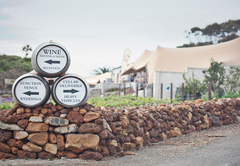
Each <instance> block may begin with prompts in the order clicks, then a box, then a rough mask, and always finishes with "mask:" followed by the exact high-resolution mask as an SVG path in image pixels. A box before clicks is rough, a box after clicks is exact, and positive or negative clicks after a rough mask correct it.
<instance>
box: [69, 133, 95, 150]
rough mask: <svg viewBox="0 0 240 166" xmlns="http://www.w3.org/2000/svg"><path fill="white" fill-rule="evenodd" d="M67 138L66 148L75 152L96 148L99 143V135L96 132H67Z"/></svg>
mask: <svg viewBox="0 0 240 166" xmlns="http://www.w3.org/2000/svg"><path fill="white" fill-rule="evenodd" d="M65 138H66V144H65V149H67V150H70V151H72V152H75V153H81V152H83V151H84V150H86V149H92V150H95V149H96V148H97V146H98V144H99V137H98V135H95V134H67V135H65Z"/></svg>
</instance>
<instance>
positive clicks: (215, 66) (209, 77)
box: [202, 59, 226, 94]
mask: <svg viewBox="0 0 240 166" xmlns="http://www.w3.org/2000/svg"><path fill="white" fill-rule="evenodd" d="M210 62H211V63H210V67H209V68H208V69H207V70H203V71H202V72H203V75H204V82H205V83H208V82H210V83H211V86H212V87H211V88H212V90H213V94H215V92H216V90H217V89H219V88H220V86H221V85H223V83H224V79H225V73H226V70H225V69H224V67H223V66H222V64H221V63H218V62H217V61H215V60H214V59H211V61H210Z"/></svg>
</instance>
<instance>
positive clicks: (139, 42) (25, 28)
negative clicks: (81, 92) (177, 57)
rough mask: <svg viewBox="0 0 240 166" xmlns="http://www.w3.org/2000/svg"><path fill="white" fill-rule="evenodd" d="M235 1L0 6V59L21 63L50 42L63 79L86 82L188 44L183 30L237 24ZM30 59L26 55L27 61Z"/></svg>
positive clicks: (38, 0) (69, 0)
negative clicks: (97, 72) (59, 54)
mask: <svg viewBox="0 0 240 166" xmlns="http://www.w3.org/2000/svg"><path fill="white" fill-rule="evenodd" d="M239 7H240V1H239V0H228V1H227V0H200V1H199V0H198V1H194V0H181V1H180V0H168V1H166V0H165V1H163V0H153V1H151V0H144V1H142V0H121V1H119V0H118V1H116V0H0V54H3V53H4V54H7V55H18V56H22V57H24V55H25V54H24V52H22V47H23V46H24V45H26V44H30V46H31V47H32V48H33V50H34V49H35V48H36V47H37V46H38V45H40V44H41V43H44V42H48V41H50V40H53V42H57V43H60V44H62V45H63V46H65V47H66V48H67V50H68V52H69V53H70V56H71V60H72V61H71V65H70V68H69V70H68V71H67V72H68V73H75V74H78V75H80V76H82V77H86V76H90V75H91V71H93V70H94V69H97V68H98V67H102V66H106V67H113V68H114V67H119V66H120V65H121V61H122V55H123V52H124V50H125V49H127V48H129V49H130V50H131V52H132V55H131V57H130V62H134V61H136V60H137V58H138V57H139V56H140V55H141V54H142V53H143V52H144V50H145V49H147V50H152V51H154V50H155V49H156V48H157V46H158V45H159V46H161V47H168V48H175V47H176V46H179V45H182V44H184V43H189V41H188V40H187V39H186V38H185V36H186V34H185V33H183V32H184V30H190V29H191V28H192V27H195V26H197V27H200V28H204V27H205V26H206V25H208V24H212V23H214V22H217V23H222V22H225V21H228V20H229V19H231V20H236V19H240V10H239ZM31 55H32V53H30V56H31Z"/></svg>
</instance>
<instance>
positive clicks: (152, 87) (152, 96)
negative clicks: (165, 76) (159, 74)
mask: <svg viewBox="0 0 240 166" xmlns="http://www.w3.org/2000/svg"><path fill="white" fill-rule="evenodd" d="M151 97H152V98H153V83H152V87H151Z"/></svg>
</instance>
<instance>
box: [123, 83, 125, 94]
mask: <svg viewBox="0 0 240 166" xmlns="http://www.w3.org/2000/svg"><path fill="white" fill-rule="evenodd" d="M125 86H126V85H125V84H123V95H124V96H125V94H126V92H125Z"/></svg>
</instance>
